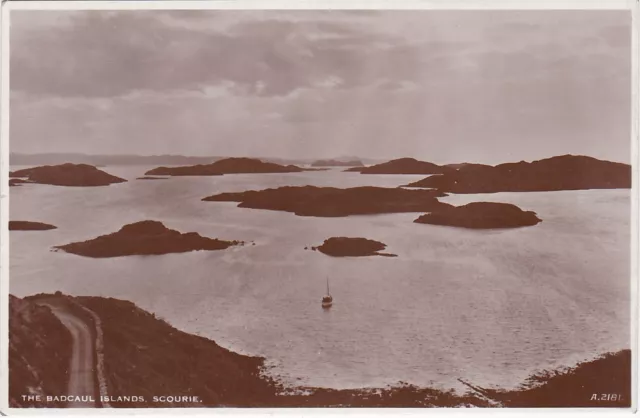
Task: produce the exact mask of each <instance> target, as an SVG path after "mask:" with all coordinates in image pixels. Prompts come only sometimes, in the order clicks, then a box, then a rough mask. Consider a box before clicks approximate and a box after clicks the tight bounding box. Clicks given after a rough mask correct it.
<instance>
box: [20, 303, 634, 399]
mask: <svg viewBox="0 0 640 418" xmlns="http://www.w3.org/2000/svg"><path fill="white" fill-rule="evenodd" d="M53 297H56V296H52V295H38V296H35V297H29V298H26V299H17V298H15V301H18V302H19V303H21V304H22V305H23V306H26V307H28V309H29V310H30V311H38V310H41V309H40V308H39V307H37V306H35V303H37V300H38V298H46V299H47V300H49V301H50V300H51V298H53ZM57 297H59V298H66V299H68V300H72V301H73V302H77V303H80V304H81V305H83V306H85V307H87V308H89V309H91V310H92V311H93V312H95V313H96V314H97V315H98V317H99V318H100V320H101V323H102V326H101V329H102V332H103V334H104V341H105V344H104V363H105V372H106V378H107V386H108V391H109V395H110V396H112V397H118V396H126V395H128V396H138V397H139V398H142V399H144V402H115V403H114V402H112V404H111V406H113V407H178V406H183V407H203V406H207V407H212V406H229V407H296V406H298V407H339V406H342V407H460V406H476V407H492V406H506V407H540V406H563V407H578V406H589V407H606V406H608V407H628V406H629V405H630V401H629V400H630V393H631V390H630V382H631V352H630V350H622V351H619V352H617V353H610V354H606V355H604V356H603V357H601V358H598V359H595V360H593V361H590V362H585V363H582V364H579V365H577V366H576V367H575V368H573V369H568V370H564V371H551V372H545V373H538V374H536V375H535V376H532V377H531V378H530V379H529V380H528V381H527V382H524V384H523V386H522V388H521V389H519V390H511V391H500V390H496V389H487V388H480V387H476V386H473V383H472V382H470V383H467V384H468V385H469V387H470V390H469V391H468V392H467V393H466V394H464V395H460V394H457V393H454V392H453V391H442V390H438V389H432V388H420V387H416V386H413V385H410V384H407V383H402V382H400V383H398V384H397V385H395V386H393V387H386V388H379V389H351V390H337V389H326V388H309V387H301V388H285V387H283V386H282V385H281V384H279V383H278V382H275V381H273V380H271V379H269V378H267V377H265V376H264V375H263V369H264V359H263V358H261V357H252V356H246V355H242V354H238V353H234V352H232V351H230V350H228V349H225V348H223V347H221V346H219V345H218V344H216V343H215V341H212V340H210V339H207V338H204V337H200V336H197V335H192V334H188V333H185V332H182V331H180V330H177V329H176V328H174V327H172V326H171V325H169V324H168V323H167V322H166V321H164V320H163V319H161V318H158V317H156V315H154V314H152V313H149V312H147V311H144V310H143V309H140V308H139V307H137V306H136V305H134V304H133V303H131V302H129V301H125V300H118V299H112V298H102V297H75V298H72V297H69V296H57ZM12 300H14V299H12ZM13 303H14V304H15V302H13ZM23 309H27V308H23ZM43 312H44V311H43ZM16 315H19V314H16V313H15V311H12V321H11V323H12V334H11V338H12V341H11V344H12V347H13V348H14V349H12V351H11V352H10V362H11V364H12V365H13V364H16V365H17V366H15V367H13V366H12V369H11V371H10V379H11V391H12V393H25V391H26V390H29V389H28V388H27V387H26V386H28V385H30V384H31V383H30V380H28V379H24V378H18V376H22V375H23V374H24V373H25V370H27V369H28V368H29V367H31V368H34V369H37V368H39V369H44V368H47V367H49V368H54V369H55V367H58V366H59V364H64V361H63V360H64V359H63V358H60V361H59V362H58V366H56V365H52V364H44V363H42V362H41V363H37V359H39V358H46V356H42V357H33V360H32V362H31V363H30V364H29V366H28V367H27V366H24V365H20V364H18V361H19V360H20V356H21V355H23V354H21V353H26V352H29V351H33V350H34V345H40V346H44V347H47V346H51V345H52V344H54V342H55V341H56V338H58V339H59V338H61V337H60V336H61V335H64V333H51V332H47V331H46V328H45V326H49V325H51V324H49V323H48V322H47V321H51V317H50V316H49V315H45V316H44V317H43V319H42V321H45V322H43V323H39V321H40V320H38V319H37V317H33V318H32V319H33V320H31V321H29V322H28V323H25V322H24V321H22V322H19V321H17V320H16V319H14V318H13V316H16ZM54 319H55V318H54ZM52 323H53V322H52ZM17 324H20V329H21V330H22V331H21V333H19V334H16V331H15V330H14V328H16V326H17ZM58 328H59V327H58ZM25 334H26V335H30V337H29V338H26V339H25V338H21V337H20V335H25ZM16 335H18V337H16ZM65 344H68V342H66V343H65ZM56 346H57V347H59V349H58V350H57V353H58V355H59V356H63V355H64V352H65V349H64V348H65V347H66V348H67V349H68V350H70V347H68V345H67V346H65V345H64V344H60V343H56ZM36 371H37V372H39V370H36ZM505 372H506V373H508V371H505ZM39 375H41V376H42V377H43V378H44V380H45V381H43V382H40V387H43V388H55V387H56V385H57V387H59V386H60V382H59V379H60V373H59V372H55V370H54V371H52V372H49V373H47V374H39ZM49 390H51V389H49ZM54 390H55V389H54ZM606 393H615V394H620V395H621V399H616V400H611V399H606V400H592V396H593V394H598V396H600V395H601V394H606ZM156 395H185V396H197V397H198V398H199V399H200V401H201V402H198V403H193V402H191V403H189V402H187V403H159V402H154V401H153V396H156ZM14 406H18V407H20V406H33V405H25V404H20V400H19V398H18V399H17V400H16V402H14Z"/></svg>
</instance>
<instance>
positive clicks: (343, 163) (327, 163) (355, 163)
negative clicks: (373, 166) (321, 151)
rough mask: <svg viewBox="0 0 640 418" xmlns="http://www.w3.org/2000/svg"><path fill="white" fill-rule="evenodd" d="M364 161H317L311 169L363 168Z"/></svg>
mask: <svg viewBox="0 0 640 418" xmlns="http://www.w3.org/2000/svg"><path fill="white" fill-rule="evenodd" d="M362 166H364V164H362V161H360V160H351V161H339V160H317V161H314V162H313V163H312V164H311V167H362Z"/></svg>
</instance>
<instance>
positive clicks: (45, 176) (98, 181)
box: [9, 163, 126, 187]
mask: <svg viewBox="0 0 640 418" xmlns="http://www.w3.org/2000/svg"><path fill="white" fill-rule="evenodd" d="M9 177H26V178H27V179H28V183H40V184H51V185H54V186H74V187H94V186H108V185H110V184H114V183H124V182H126V180H125V179H121V178H120V177H116V176H112V175H111V174H109V173H105V172H104V171H102V170H99V169H98V168H96V167H94V166H92V165H88V164H71V163H66V164H60V165H44V166H40V167H33V168H25V169H23V170H17V171H12V172H10V173H9ZM25 183H27V182H24V183H22V184H25Z"/></svg>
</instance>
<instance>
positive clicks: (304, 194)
mask: <svg viewBox="0 0 640 418" xmlns="http://www.w3.org/2000/svg"><path fill="white" fill-rule="evenodd" d="M443 196H446V194H444V193H441V192H439V191H436V190H408V189H402V188H385V187H353V188H349V189H339V188H336V187H316V186H298V187H294V186H285V187H279V188H277V189H266V190H258V191H256V190H249V191H245V192H239V193H221V194H217V195H213V196H209V197H205V198H204V199H202V200H203V201H205V202H240V204H239V205H238V207H241V208H251V209H268V210H279V211H284V212H292V213H295V214H296V215H298V216H318V217H340V216H349V215H372V214H378V213H401V212H431V211H433V210H436V209H438V208H443V207H448V206H450V205H449V204H447V203H442V202H440V201H438V199H437V198H438V197H443Z"/></svg>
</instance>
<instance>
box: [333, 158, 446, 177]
mask: <svg viewBox="0 0 640 418" xmlns="http://www.w3.org/2000/svg"><path fill="white" fill-rule="evenodd" d="M345 171H353V172H358V173H360V174H443V173H448V172H452V171H455V169H454V168H450V167H446V166H439V165H437V164H433V163H429V162H426V161H418V160H416V159H415V158H399V159H397V160H391V161H387V162H386V163H382V164H376V165H372V166H369V167H353V168H349V169H347V170H345Z"/></svg>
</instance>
